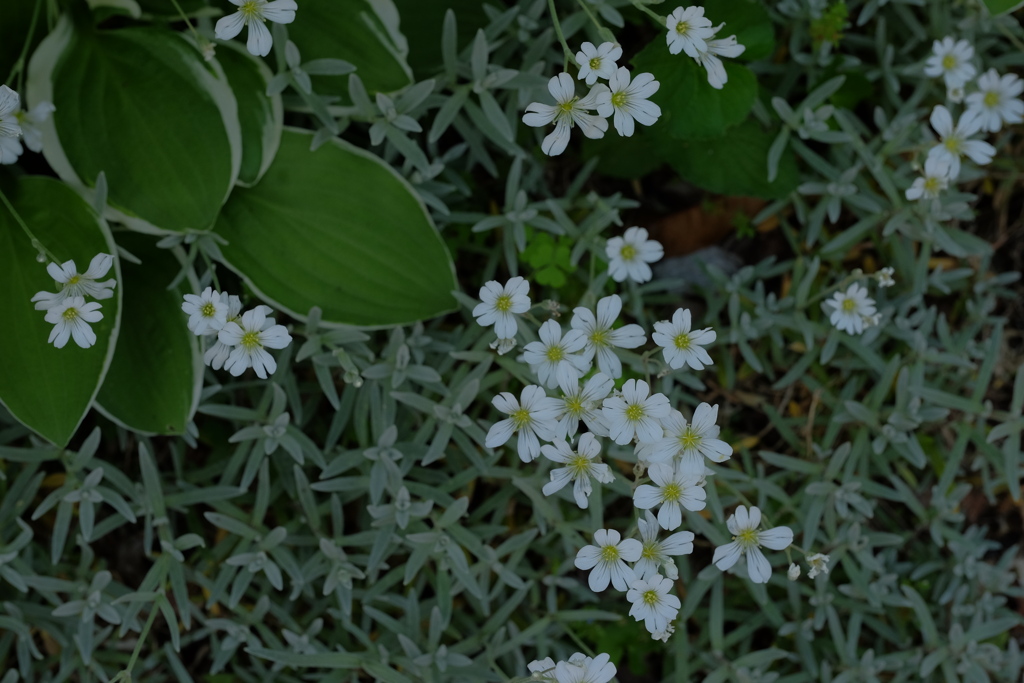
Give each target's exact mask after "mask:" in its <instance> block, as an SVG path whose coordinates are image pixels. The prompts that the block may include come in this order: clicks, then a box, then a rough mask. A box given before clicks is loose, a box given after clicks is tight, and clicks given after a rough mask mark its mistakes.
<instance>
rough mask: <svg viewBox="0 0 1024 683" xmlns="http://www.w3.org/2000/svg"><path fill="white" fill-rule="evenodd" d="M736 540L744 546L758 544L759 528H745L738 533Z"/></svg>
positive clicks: (748, 546)
mask: <svg viewBox="0 0 1024 683" xmlns="http://www.w3.org/2000/svg"><path fill="white" fill-rule="evenodd" d="M736 541H737V542H738V543H739V544H740V545H741V546H743V547H744V548H750V547H753V546H755V545H757V530H756V529H744V530H743V531H741V532H739V534H737V535H736Z"/></svg>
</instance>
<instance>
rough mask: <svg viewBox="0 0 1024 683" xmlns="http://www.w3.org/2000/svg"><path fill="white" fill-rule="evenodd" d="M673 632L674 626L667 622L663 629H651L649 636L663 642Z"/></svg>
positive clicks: (674, 630)
mask: <svg viewBox="0 0 1024 683" xmlns="http://www.w3.org/2000/svg"><path fill="white" fill-rule="evenodd" d="M674 580H675V579H673V581H674ZM675 632H676V627H675V626H673V625H672V624H668V625H667V626H665V628H663V629H658V630H657V631H651V638H653V639H654V640H660V641H661V642H663V643H667V642H668V639H669V638H670V637H671V636H672V634H673V633H675Z"/></svg>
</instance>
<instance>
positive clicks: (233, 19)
mask: <svg viewBox="0 0 1024 683" xmlns="http://www.w3.org/2000/svg"><path fill="white" fill-rule="evenodd" d="M230 2H231V4H233V5H235V6H236V7H238V11H237V12H235V13H234V14H229V15H228V16H226V17H221V18H220V19H218V20H217V26H216V27H215V28H214V34H215V35H216V36H217V39H218V40H231V39H232V38H234V37H235V36H237V35H238V34H239V33H241V31H242V27H243V26H248V27H249V39H248V40H247V41H246V43H245V47H246V48H247V49H248V50H249V54H252V55H259V56H260V57H266V56H267V55H268V54H270V48H271V47H272V46H273V44H274V39H273V37H271V35H270V31H269V30H268V29H267V27H266V26H264V25H263V22H265V21H266V20H268V19H269V20H270V21H273V22H274V23H277V24H290V23H292V22H293V21H295V10H297V9H298V8H299V6H298V5H296V4H295V0H272V2H267V0H230Z"/></svg>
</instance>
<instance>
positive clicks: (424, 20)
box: [395, 0, 493, 80]
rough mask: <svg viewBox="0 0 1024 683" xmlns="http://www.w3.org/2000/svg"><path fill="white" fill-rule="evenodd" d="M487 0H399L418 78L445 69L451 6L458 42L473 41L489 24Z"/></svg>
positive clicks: (396, 0)
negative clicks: (444, 37) (443, 42)
mask: <svg viewBox="0 0 1024 683" xmlns="http://www.w3.org/2000/svg"><path fill="white" fill-rule="evenodd" d="M485 4H487V5H493V3H489V2H487V3H485V2H484V0H395V5H396V6H397V7H398V13H399V14H400V15H401V17H402V33H403V34H404V35H405V37H406V39H407V40H408V41H409V65H410V66H411V67H412V70H413V73H415V74H416V77H417V78H418V79H421V80H422V79H427V78H431V77H433V76H436V75H437V73H438V72H439V71H441V68H442V64H443V60H442V57H441V29H442V26H443V25H444V15H445V12H447V11H448V10H449V9H451V10H452V11H453V12H455V16H456V18H457V21H456V24H455V26H456V28H457V32H458V45H459V47H460V48H464V47H466V46H467V45H469V44H470V43H472V42H473V37H474V36H475V35H476V32H477V30H478V29H481V28H483V27H485V26H487V23H488V22H487V13H486V12H484V5H485Z"/></svg>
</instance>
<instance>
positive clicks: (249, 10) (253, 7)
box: [238, 0, 264, 23]
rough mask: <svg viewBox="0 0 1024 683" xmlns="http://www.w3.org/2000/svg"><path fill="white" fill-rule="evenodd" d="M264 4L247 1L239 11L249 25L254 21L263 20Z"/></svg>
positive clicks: (251, 0) (258, 0) (255, 0)
mask: <svg viewBox="0 0 1024 683" xmlns="http://www.w3.org/2000/svg"><path fill="white" fill-rule="evenodd" d="M262 7H263V2H262V1H261V0H245V2H243V3H242V5H241V6H240V7H239V8H238V11H239V12H241V13H242V16H243V17H245V22H246V23H249V22H250V21H252V20H253V19H259V20H260V21H264V19H263V9H262Z"/></svg>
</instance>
